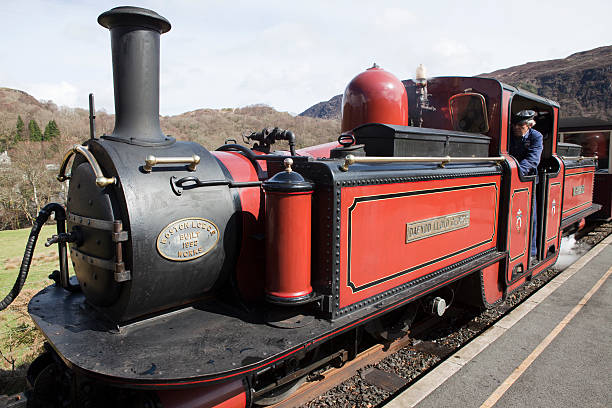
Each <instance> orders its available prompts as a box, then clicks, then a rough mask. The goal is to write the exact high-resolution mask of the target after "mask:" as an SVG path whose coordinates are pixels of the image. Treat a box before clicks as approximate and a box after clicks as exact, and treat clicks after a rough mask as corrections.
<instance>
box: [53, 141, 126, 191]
mask: <svg viewBox="0 0 612 408" xmlns="http://www.w3.org/2000/svg"><path fill="white" fill-rule="evenodd" d="M77 153H78V154H81V155H83V157H85V160H87V162H88V163H89V165H90V166H91V168H92V169H93V172H94V175H95V176H96V184H97V185H98V187H106V186H108V185H111V184H115V183H117V179H116V178H115V177H110V178H109V177H105V176H104V174H103V173H102V169H101V168H100V165H99V164H98V162H97V161H96V158H95V157H94V155H93V154H91V152H90V151H89V149H88V148H87V146H82V145H74V146H73V147H72V149H70V150H68V151H67V152H66V154H65V155H64V158H63V159H62V164H61V165H60V169H59V174H58V175H57V179H58V180H59V181H66V180H69V179H70V177H71V176H69V175H67V174H66V169H67V168H68V161H69V160H70V158H71V157H72V156H73V155H74V154H77Z"/></svg>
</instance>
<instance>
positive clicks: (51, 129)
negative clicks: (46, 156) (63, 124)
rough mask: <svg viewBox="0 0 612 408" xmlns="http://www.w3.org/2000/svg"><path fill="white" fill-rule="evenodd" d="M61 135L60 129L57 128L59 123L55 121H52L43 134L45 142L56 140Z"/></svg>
mask: <svg viewBox="0 0 612 408" xmlns="http://www.w3.org/2000/svg"><path fill="white" fill-rule="evenodd" d="M59 135H60V131H59V128H58V127H57V123H55V120H50V121H49V122H48V123H47V126H45V133H44V134H43V140H45V141H49V140H52V139H55V138H56V137H58V136H59Z"/></svg>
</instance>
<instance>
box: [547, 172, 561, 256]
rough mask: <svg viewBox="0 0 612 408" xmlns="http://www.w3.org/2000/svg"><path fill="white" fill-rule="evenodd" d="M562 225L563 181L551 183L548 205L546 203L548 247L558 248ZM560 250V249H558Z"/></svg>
mask: <svg viewBox="0 0 612 408" xmlns="http://www.w3.org/2000/svg"><path fill="white" fill-rule="evenodd" d="M560 224H561V181H560V180H559V181H553V182H551V183H550V187H549V190H548V203H546V247H548V246H549V245H551V244H554V245H555V246H556V242H555V241H556V238H557V236H558V234H559V225H560ZM557 248H558V247H557Z"/></svg>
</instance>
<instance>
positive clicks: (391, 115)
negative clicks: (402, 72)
mask: <svg viewBox="0 0 612 408" xmlns="http://www.w3.org/2000/svg"><path fill="white" fill-rule="evenodd" d="M364 123H384V124H387V125H401V126H406V125H408V97H407V95H406V88H405V87H404V84H402V82H401V81H400V80H399V79H397V77H396V76H395V75H393V74H391V73H389V72H387V71H385V70H384V69H382V68H380V67H379V66H378V65H376V64H374V66H373V67H372V68H369V69H367V70H366V71H364V72H362V73H361V74H359V75H357V76H356V77H355V78H353V79H352V80H351V82H349V84H348V85H347V87H346V90H345V91H344V96H343V97H342V129H341V132H342V133H344V132H347V131H351V130H353V129H354V128H356V127H357V126H359V125H363V124H364Z"/></svg>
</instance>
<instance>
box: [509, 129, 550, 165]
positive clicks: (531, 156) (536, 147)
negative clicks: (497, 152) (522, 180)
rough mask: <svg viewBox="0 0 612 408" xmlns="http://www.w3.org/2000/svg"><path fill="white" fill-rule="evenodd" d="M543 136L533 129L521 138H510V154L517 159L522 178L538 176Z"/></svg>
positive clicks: (512, 136)
mask: <svg viewBox="0 0 612 408" xmlns="http://www.w3.org/2000/svg"><path fill="white" fill-rule="evenodd" d="M542 139H543V136H542V134H541V133H540V132H538V131H537V130H535V129H533V128H531V129H529V131H528V132H527V134H526V135H525V136H523V137H521V138H519V137H516V136H514V135H511V136H510V154H511V155H512V156H514V157H515V158H516V160H517V161H518V165H519V171H520V172H521V176H527V175H534V174H538V164H540V156H541V155H542Z"/></svg>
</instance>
